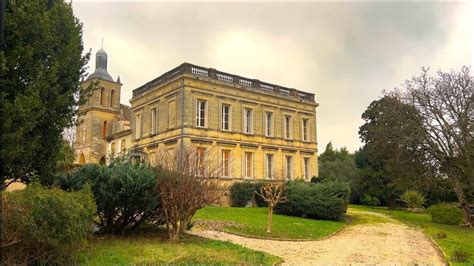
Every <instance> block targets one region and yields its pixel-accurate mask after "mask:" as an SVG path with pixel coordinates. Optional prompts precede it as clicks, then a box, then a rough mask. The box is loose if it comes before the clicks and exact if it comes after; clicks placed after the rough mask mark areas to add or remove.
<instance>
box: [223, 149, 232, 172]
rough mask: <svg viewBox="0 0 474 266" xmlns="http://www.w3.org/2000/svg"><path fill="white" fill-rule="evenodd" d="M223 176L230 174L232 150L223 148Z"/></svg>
mask: <svg viewBox="0 0 474 266" xmlns="http://www.w3.org/2000/svg"><path fill="white" fill-rule="evenodd" d="M222 176H225V177H229V176H230V151H229V150H222Z"/></svg>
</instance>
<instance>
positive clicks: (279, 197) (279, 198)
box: [255, 183, 286, 233]
mask: <svg viewBox="0 0 474 266" xmlns="http://www.w3.org/2000/svg"><path fill="white" fill-rule="evenodd" d="M284 191H285V186H284V185H283V184H280V183H268V184H266V185H264V186H261V187H260V190H259V191H258V192H257V191H256V192H255V193H256V194H257V195H258V196H260V197H261V198H262V199H263V200H264V201H265V202H266V203H267V205H268V223H267V233H271V232H272V222H273V221H272V219H273V208H274V207H275V206H276V205H277V204H278V203H280V202H284V201H285V200H286V198H285V197H284V196H283V192H284Z"/></svg>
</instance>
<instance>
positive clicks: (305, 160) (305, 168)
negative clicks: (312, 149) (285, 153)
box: [303, 157, 311, 180]
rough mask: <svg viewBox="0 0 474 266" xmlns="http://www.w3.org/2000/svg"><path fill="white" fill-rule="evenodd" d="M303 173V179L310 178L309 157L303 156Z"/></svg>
mask: <svg viewBox="0 0 474 266" xmlns="http://www.w3.org/2000/svg"><path fill="white" fill-rule="evenodd" d="M303 175H304V179H306V180H309V179H311V158H309V157H303Z"/></svg>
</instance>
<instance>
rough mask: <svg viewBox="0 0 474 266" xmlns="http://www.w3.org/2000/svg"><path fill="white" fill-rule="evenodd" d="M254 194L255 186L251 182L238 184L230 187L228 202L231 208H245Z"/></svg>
mask: <svg viewBox="0 0 474 266" xmlns="http://www.w3.org/2000/svg"><path fill="white" fill-rule="evenodd" d="M254 194H255V184H254V183H251V182H248V181H246V182H238V183H234V184H232V186H231V187H230V200H231V206H232V207H245V206H247V204H248V203H249V202H251V201H252V199H253V198H254Z"/></svg>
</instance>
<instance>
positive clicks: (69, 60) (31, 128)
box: [0, 0, 89, 189]
mask: <svg viewBox="0 0 474 266" xmlns="http://www.w3.org/2000/svg"><path fill="white" fill-rule="evenodd" d="M4 37H5V39H4V40H5V42H4V47H2V48H3V50H2V51H1V57H2V59H3V60H2V65H1V73H2V77H1V79H0V86H1V88H2V91H1V93H0V106H1V107H0V108H1V114H2V117H1V121H0V123H1V128H2V130H1V132H2V133H1V138H2V145H1V152H0V165H2V169H1V177H0V178H1V188H2V189H4V188H5V187H6V186H7V185H8V181H7V180H9V181H23V182H29V178H28V176H31V175H32V174H36V175H38V176H40V178H41V181H42V183H45V184H47V183H50V181H51V180H52V179H51V176H52V174H53V173H54V171H55V168H56V161H57V157H58V154H59V153H60V149H61V147H62V144H63V142H62V136H61V134H62V132H63V129H64V128H66V127H69V126H72V125H73V123H74V119H73V117H74V114H75V111H76V109H77V105H78V103H79V101H80V100H81V99H80V98H79V96H78V94H79V90H80V81H81V80H82V79H83V78H84V75H85V65H86V64H87V62H88V59H89V54H86V55H82V52H83V44H82V25H81V24H80V23H79V21H78V19H77V18H75V17H74V14H73V11H72V7H71V4H69V3H65V2H64V1H62V0H49V1H45V0H31V1H8V4H7V8H6V13H5V32H4ZM84 95H87V94H84Z"/></svg>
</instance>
